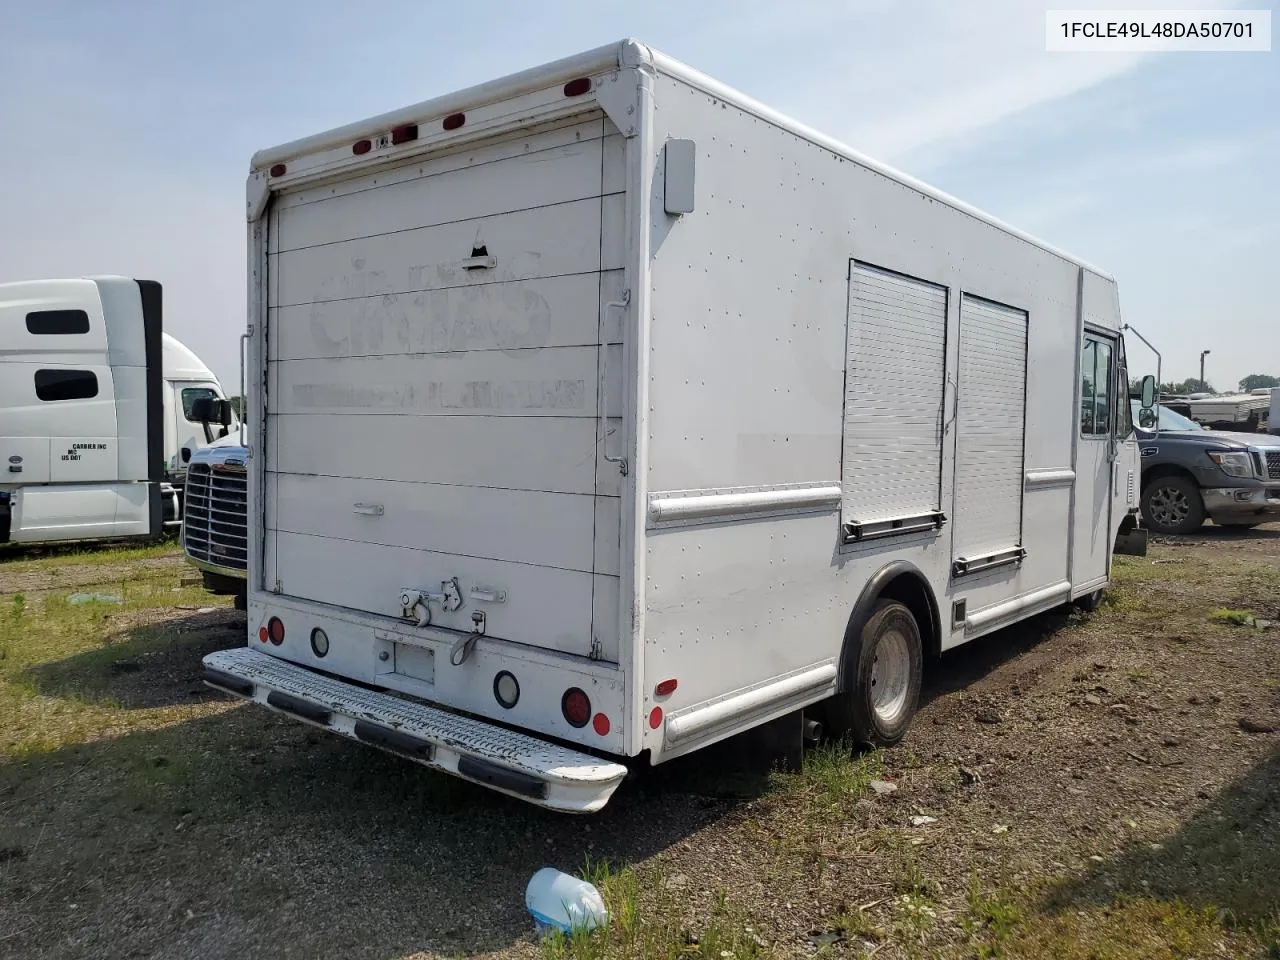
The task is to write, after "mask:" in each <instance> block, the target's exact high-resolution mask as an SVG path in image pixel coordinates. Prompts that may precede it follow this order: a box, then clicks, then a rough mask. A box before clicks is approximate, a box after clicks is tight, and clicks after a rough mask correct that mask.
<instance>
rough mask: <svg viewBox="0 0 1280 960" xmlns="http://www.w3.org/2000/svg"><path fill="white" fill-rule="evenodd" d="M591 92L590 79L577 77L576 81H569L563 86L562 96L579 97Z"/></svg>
mask: <svg viewBox="0 0 1280 960" xmlns="http://www.w3.org/2000/svg"><path fill="white" fill-rule="evenodd" d="M590 92H591V78H590V77H579V78H578V79H577V80H570V81H569V82H568V83H566V84H565V85H564V95H565V96H566V97H580V96H582V95H583V94H584V93H590Z"/></svg>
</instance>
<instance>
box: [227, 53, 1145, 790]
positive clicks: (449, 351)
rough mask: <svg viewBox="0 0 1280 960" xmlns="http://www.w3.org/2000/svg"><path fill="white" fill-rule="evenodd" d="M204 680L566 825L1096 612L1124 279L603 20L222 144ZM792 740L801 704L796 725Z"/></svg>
mask: <svg viewBox="0 0 1280 960" xmlns="http://www.w3.org/2000/svg"><path fill="white" fill-rule="evenodd" d="M247 209H248V221H249V244H250V289H249V322H250V323H251V325H252V332H251V338H250V348H249V361H248V368H249V371H250V376H249V384H250V385H249V389H248V394H249V396H248V407H247V410H248V413H247V415H246V416H247V419H248V423H249V436H250V438H251V443H250V455H249V461H248V467H249V469H248V476H249V503H250V511H249V545H250V549H249V558H248V563H249V570H248V591H249V593H248V608H249V609H248V623H249V637H248V644H247V646H245V647H241V648H237V649H231V650H225V651H220V652H217V653H214V654H211V655H209V656H208V657H207V658H206V660H205V664H206V670H207V674H206V678H207V680H208V682H210V683H211V684H213V685H215V686H217V687H219V688H221V689H223V690H227V691H230V692H232V693H235V694H238V695H240V696H243V697H246V698H250V699H252V700H254V701H256V702H258V703H260V704H262V705H264V706H267V707H269V708H272V709H274V710H277V711H282V712H284V713H288V714H290V715H292V716H294V717H296V718H298V719H300V720H302V721H304V722H306V723H310V724H313V725H316V726H318V727H322V728H325V729H328V730H330V731H333V732H336V733H340V734H343V735H345V736H348V737H352V738H355V739H357V740H360V741H363V742H365V743H368V744H371V745H374V746H377V747H380V748H383V749H386V750H390V751H393V752H396V753H399V754H401V755H403V756H406V757H408V758H410V759H412V760H415V761H418V762H420V763H423V764H426V765H427V766H430V767H434V768H436V769H439V770H443V771H446V772H448V773H451V774H455V775H458V776H461V777H464V778H466V779H469V780H472V781H475V782H478V783H482V784H487V785H488V786H490V787H492V788H494V789H496V790H500V791H503V792H505V793H508V794H511V795H513V796H517V797H521V798H524V799H526V800H529V801H531V802H534V803H537V804H541V805H543V806H546V807H551V808H554V809H558V810H565V811H577V812H583V811H592V810H597V809H599V808H600V807H602V806H603V805H604V804H605V803H606V801H607V800H608V798H609V796H610V795H611V794H612V792H613V791H614V789H615V787H616V786H617V785H618V783H619V782H620V781H621V780H622V778H623V776H624V774H625V773H626V771H627V765H628V764H633V763H635V762H637V761H639V762H641V763H643V762H645V758H647V762H650V763H659V762H662V761H664V760H667V759H669V758H672V757H676V756H680V755H682V754H687V753H689V752H690V751H694V750H697V749H699V748H701V747H704V746H706V745H708V744H711V743H713V742H715V741H717V740H721V739H723V738H725V737H728V736H730V735H732V734H736V733H739V732H742V731H746V730H748V729H751V728H753V727H757V726H759V725H762V724H765V723H768V722H772V721H775V720H779V718H784V717H788V718H789V717H799V715H800V714H799V711H802V710H808V711H809V713H810V715H813V716H819V715H820V716H821V717H822V719H823V722H824V723H825V724H826V726H827V728H828V729H829V730H831V731H833V732H835V733H847V734H849V735H850V736H851V737H853V738H855V739H857V740H861V741H866V742H870V743H879V744H887V743H893V742H896V741H897V740H899V739H900V738H901V737H902V736H903V735H904V733H905V731H906V729H907V726H908V724H909V722H910V720H911V717H912V715H913V713H914V712H915V708H916V704H917V699H918V694H919V687H920V670H921V662H922V660H923V659H924V658H925V657H927V656H929V655H930V654H933V653H936V652H938V651H940V650H945V649H947V648H950V647H954V646H956V645H957V644H961V643H964V642H966V641H968V640H972V639H974V638H975V637H979V636H982V635H983V634H987V633H990V632H991V631H994V630H997V629H999V628H1000V627H1003V626H1006V625H1008V624H1011V623H1014V622H1016V621H1018V620H1020V619H1022V618H1025V617H1028V616H1031V615H1033V614H1036V613H1038V612H1041V611H1044V610H1047V609H1049V608H1052V607H1055V606H1058V605H1062V604H1064V603H1069V602H1071V601H1072V600H1077V599H1078V600H1082V601H1084V602H1086V603H1093V602H1096V600H1097V599H1098V597H1099V596H1100V593H1099V591H1100V590H1101V588H1102V587H1103V586H1104V585H1105V584H1106V583H1107V582H1108V575H1109V573H1110V567H1111V557H1112V545H1113V542H1114V541H1115V538H1116V534H1117V531H1118V530H1119V529H1120V528H1121V526H1122V525H1127V524H1132V523H1133V514H1134V512H1135V511H1136V508H1137V485H1136V472H1137V465H1138V456H1137V450H1136V447H1135V445H1134V442H1133V439H1132V424H1131V423H1130V414H1129V405H1128V402H1127V383H1128V381H1127V374H1126V372H1125V362H1124V354H1123V345H1122V342H1121V337H1120V329H1121V321H1120V312H1119V306H1118V299H1117V294H1116V285H1115V283H1114V281H1113V280H1112V278H1111V277H1110V276H1108V275H1107V274H1105V273H1103V272H1102V271H1100V270H1098V269H1096V268H1093V267H1090V266H1089V265H1087V264H1085V263H1083V262H1081V261H1079V260H1077V259H1075V258H1073V257H1071V256H1068V255H1067V254H1065V253H1062V252H1060V251H1058V250H1055V249H1053V248H1052V247H1049V246H1046V245H1045V244H1043V243H1041V242H1039V241H1037V240H1035V239H1033V238H1031V237H1029V236H1027V235H1025V234H1022V233H1020V232H1018V231H1016V230H1013V229H1011V228H1010V227H1007V226H1005V225H1003V224H1001V223H999V222H997V221H996V220H994V219H993V218H991V217H989V216H987V215H985V214H983V213H981V212H979V211H977V210H975V209H973V208H971V207H968V206H966V205H964V204H962V203H960V202H958V201H956V200H954V199H952V198H950V197H948V196H945V195H943V194H942V193H940V192H938V191H937V190H934V189H932V188H930V187H928V186H926V185H924V184H922V183H919V182H917V181H915V180H912V179H911V178H909V177H906V176H904V175H902V174H900V173H897V172H895V171H893V170H891V169H889V168H887V167H885V166H883V165H881V164H879V163H876V162H875V161H872V160H870V159H868V158H866V157H863V156H861V155H859V154H857V153H854V152H853V151H851V150H849V149H848V148H846V147H844V146H842V145H840V144H839V143H836V142H835V141H833V140H831V139H829V138H827V137H824V136H822V135H821V134H819V133H816V132H814V131H812V130H809V129H806V128H805V127H803V126H801V125H799V124H797V123H795V122H793V121H791V120H789V119H787V118H786V117H783V116H781V115H779V114H777V113H775V112H774V111H772V110H770V109H768V108H767V107H765V106H762V105H761V104H759V103H756V102H754V101H752V100H750V99H748V98H747V97H745V96H743V95H742V94H740V93H737V92H735V91H733V90H731V89H729V88H727V87H725V86H723V85H721V84H720V83H717V82H716V81H715V80H712V79H711V78H709V77H706V76H704V75H702V74H700V73H698V72H696V71H694V70H692V69H690V68H689V67H686V66H684V65H682V64H680V63H677V62H675V61H674V60H671V59H670V58H668V57H666V56H663V55H662V54H660V53H658V52H656V51H654V50H651V49H650V48H649V47H647V46H645V45H643V44H640V43H637V42H634V41H626V42H623V43H620V44H614V45H611V46H608V47H604V48H601V49H598V50H593V51H590V52H588V53H585V54H582V55H580V56H576V57H571V58H569V59H566V60H561V61H559V62H556V63H551V64H548V65H546V66H543V67H540V68H537V69H533V70H528V71H525V72H523V73H518V74H515V75H513V76H509V77H506V78H503V79H498V80H494V81H492V82H489V83H486V84H483V85H481V86H478V87H474V88H472V89H469V90H464V91H461V92H459V93H454V94H450V95H447V96H443V97H440V98H438V99H435V100H430V101H427V102H425V103H422V104H418V105H416V106H412V107H407V108H404V109H401V110H397V111H395V112H393V113H389V114H385V115H383V116H380V117H375V118H373V119H370V120H365V121H361V122H358V123H354V124H351V125H350V126H347V127H343V128H341V129H337V130H333V131H330V132H328V133H323V134H319V135H317V136H314V137H310V138H307V139H304V140H300V141H297V142H295V143H290V144H286V145H284V146H281V147H276V148H273V149H270V150H265V151H263V152H261V153H259V154H258V155H257V156H255V157H254V158H253V162H252V172H251V174H250V176H249V180H248V195H247ZM800 729H801V724H799V723H797V726H796V730H797V736H799V731H800Z"/></svg>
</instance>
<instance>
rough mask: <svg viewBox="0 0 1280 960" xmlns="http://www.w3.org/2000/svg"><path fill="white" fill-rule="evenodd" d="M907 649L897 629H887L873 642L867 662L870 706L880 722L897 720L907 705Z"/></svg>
mask: <svg viewBox="0 0 1280 960" xmlns="http://www.w3.org/2000/svg"><path fill="white" fill-rule="evenodd" d="M910 651H911V648H910V645H909V644H908V641H907V638H906V636H904V635H903V633H902V632H901V631H900V630H887V631H886V632H885V633H883V634H882V635H881V636H880V639H879V640H878V641H877V642H876V649H875V655H874V657H873V659H872V661H871V709H872V710H874V711H875V714H876V717H877V719H879V720H880V722H881V723H884V724H886V725H889V726H892V725H893V724H895V723H897V722H898V720H899V718H900V717H901V715H902V713H903V711H904V710H906V707H907V688H908V687H910V685H911V652H910Z"/></svg>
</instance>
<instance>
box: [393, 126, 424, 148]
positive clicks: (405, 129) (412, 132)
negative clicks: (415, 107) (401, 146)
mask: <svg viewBox="0 0 1280 960" xmlns="http://www.w3.org/2000/svg"><path fill="white" fill-rule="evenodd" d="M417 139H418V125H417V124H416V123H402V124H400V126H398V127H396V128H395V129H394V130H392V131H391V142H392V143H393V144H396V143H408V142H409V141H410V140H417Z"/></svg>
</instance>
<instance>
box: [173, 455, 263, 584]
mask: <svg viewBox="0 0 1280 960" xmlns="http://www.w3.org/2000/svg"><path fill="white" fill-rule="evenodd" d="M247 460H248V450H247V449H246V448H245V447H244V446H243V442H242V440H241V435H240V433H239V432H238V431H237V432H236V433H232V434H230V435H229V436H226V437H223V438H222V439H220V440H216V441H214V442H213V443H212V444H210V445H209V446H206V447H203V448H201V449H200V450H198V451H197V452H196V453H195V454H193V455H192V457H191V462H190V463H189V464H188V465H187V480H186V496H185V499H184V501H183V513H182V549H183V551H184V552H185V553H186V555H187V559H188V560H189V561H191V563H193V564H194V565H195V566H196V567H197V568H199V570H200V573H201V575H202V577H203V579H204V585H205V588H206V589H208V590H209V591H211V592H213V593H217V594H222V595H232V596H234V597H235V598H236V607H237V608H238V609H241V610H243V609H244V608H245V597H246V590H247V580H248V565H249V538H248V501H249V490H248V479H249V477H248V471H247Z"/></svg>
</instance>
